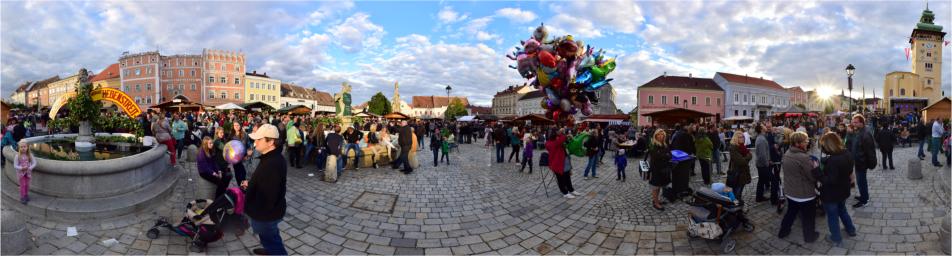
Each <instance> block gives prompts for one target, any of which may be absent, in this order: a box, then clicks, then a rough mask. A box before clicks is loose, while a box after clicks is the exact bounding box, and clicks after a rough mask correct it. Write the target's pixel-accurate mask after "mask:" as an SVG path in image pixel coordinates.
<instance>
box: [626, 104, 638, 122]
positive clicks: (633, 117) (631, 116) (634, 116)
mask: <svg viewBox="0 0 952 256" xmlns="http://www.w3.org/2000/svg"><path fill="white" fill-rule="evenodd" d="M628 121H631V124H632V126H634V125H637V124H638V108H632V109H631V111H629V112H628Z"/></svg>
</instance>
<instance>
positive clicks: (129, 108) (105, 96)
mask: <svg viewBox="0 0 952 256" xmlns="http://www.w3.org/2000/svg"><path fill="white" fill-rule="evenodd" d="M92 97H93V100H107V101H110V102H112V103H115V104H116V105H117V106H119V108H122V111H123V112H126V115H128V116H129V117H130V118H136V117H137V116H139V115H140V114H142V109H139V104H136V103H135V101H133V100H132V97H129V95H128V94H126V93H124V92H122V91H120V90H116V89H113V88H99V89H98V90H93V94H92Z"/></svg>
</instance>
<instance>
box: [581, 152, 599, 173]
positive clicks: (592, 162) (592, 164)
mask: <svg viewBox="0 0 952 256" xmlns="http://www.w3.org/2000/svg"><path fill="white" fill-rule="evenodd" d="M596 163H598V156H590V157H588V165H586V166H585V173H583V174H582V176H583V177H588V170H589V169H591V170H592V177H595V176H598V175H597V174H595V169H596V168H597V167H596V166H595V164H596Z"/></svg>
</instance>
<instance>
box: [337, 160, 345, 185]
mask: <svg viewBox="0 0 952 256" xmlns="http://www.w3.org/2000/svg"><path fill="white" fill-rule="evenodd" d="M345 162H346V161H344V156H337V179H340V174H341V173H342V172H344V163H345Z"/></svg>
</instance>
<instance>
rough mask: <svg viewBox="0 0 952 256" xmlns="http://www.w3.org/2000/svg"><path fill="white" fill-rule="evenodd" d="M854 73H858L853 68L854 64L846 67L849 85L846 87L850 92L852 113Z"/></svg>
mask: <svg viewBox="0 0 952 256" xmlns="http://www.w3.org/2000/svg"><path fill="white" fill-rule="evenodd" d="M853 72H856V68H855V67H853V64H849V65H847V66H846V78H847V81H848V82H849V84H848V85H847V86H848V87H846V88H847V89H849V90H850V109H849V111H850V112H853Z"/></svg>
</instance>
